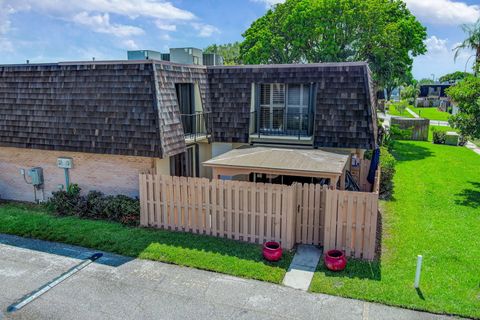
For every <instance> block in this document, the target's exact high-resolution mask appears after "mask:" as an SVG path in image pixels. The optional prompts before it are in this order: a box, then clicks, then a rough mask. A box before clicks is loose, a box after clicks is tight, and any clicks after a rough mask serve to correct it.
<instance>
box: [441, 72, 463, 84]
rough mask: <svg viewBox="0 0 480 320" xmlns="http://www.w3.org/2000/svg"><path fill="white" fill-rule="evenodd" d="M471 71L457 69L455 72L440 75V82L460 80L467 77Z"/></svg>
mask: <svg viewBox="0 0 480 320" xmlns="http://www.w3.org/2000/svg"><path fill="white" fill-rule="evenodd" d="M469 74H470V73H468V72H463V71H456V72H453V73H448V74H446V75H443V76H441V77H440V79H439V81H440V82H457V81H459V80H463V79H465V77H467V76H468V75H469Z"/></svg>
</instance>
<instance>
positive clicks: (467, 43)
mask: <svg viewBox="0 0 480 320" xmlns="http://www.w3.org/2000/svg"><path fill="white" fill-rule="evenodd" d="M462 29H463V31H464V32H465V33H466V34H467V38H466V39H465V40H463V42H462V43H461V44H459V45H458V46H457V47H455V49H454V50H455V60H456V59H457V58H458V55H459V54H460V52H461V51H462V50H465V49H467V50H473V51H475V67H474V73H475V75H477V74H478V71H479V70H478V69H479V68H480V18H479V19H478V20H477V22H476V23H474V24H464V25H463V26H462Z"/></svg>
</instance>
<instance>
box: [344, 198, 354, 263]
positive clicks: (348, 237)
mask: <svg viewBox="0 0 480 320" xmlns="http://www.w3.org/2000/svg"><path fill="white" fill-rule="evenodd" d="M346 194H347V195H348V193H346ZM353 198H354V197H352V196H351V195H348V196H347V225H346V234H345V254H346V255H347V256H350V253H351V250H352V248H353V246H352V243H353V240H354V239H355V237H352V233H353V216H354V215H355V213H356V212H355V211H354V210H355V207H354V206H353ZM353 235H354V233H353Z"/></svg>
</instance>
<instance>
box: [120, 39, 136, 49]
mask: <svg viewBox="0 0 480 320" xmlns="http://www.w3.org/2000/svg"><path fill="white" fill-rule="evenodd" d="M122 45H123V46H124V47H125V48H127V49H128V50H137V49H138V48H139V46H138V44H137V43H136V42H135V40H132V39H126V40H123V41H122Z"/></svg>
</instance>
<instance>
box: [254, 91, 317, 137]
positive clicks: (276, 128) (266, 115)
mask: <svg viewBox="0 0 480 320" xmlns="http://www.w3.org/2000/svg"><path fill="white" fill-rule="evenodd" d="M259 94H260V99H259V100H260V106H259V110H258V111H259V112H260V114H259V129H260V130H261V131H262V132H264V133H266V134H269V133H270V134H280V133H281V134H287V135H288V134H298V132H306V131H307V130H308V126H309V102H310V101H309V96H310V85H309V84H284V83H267V84H261V85H260V93H259Z"/></svg>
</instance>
